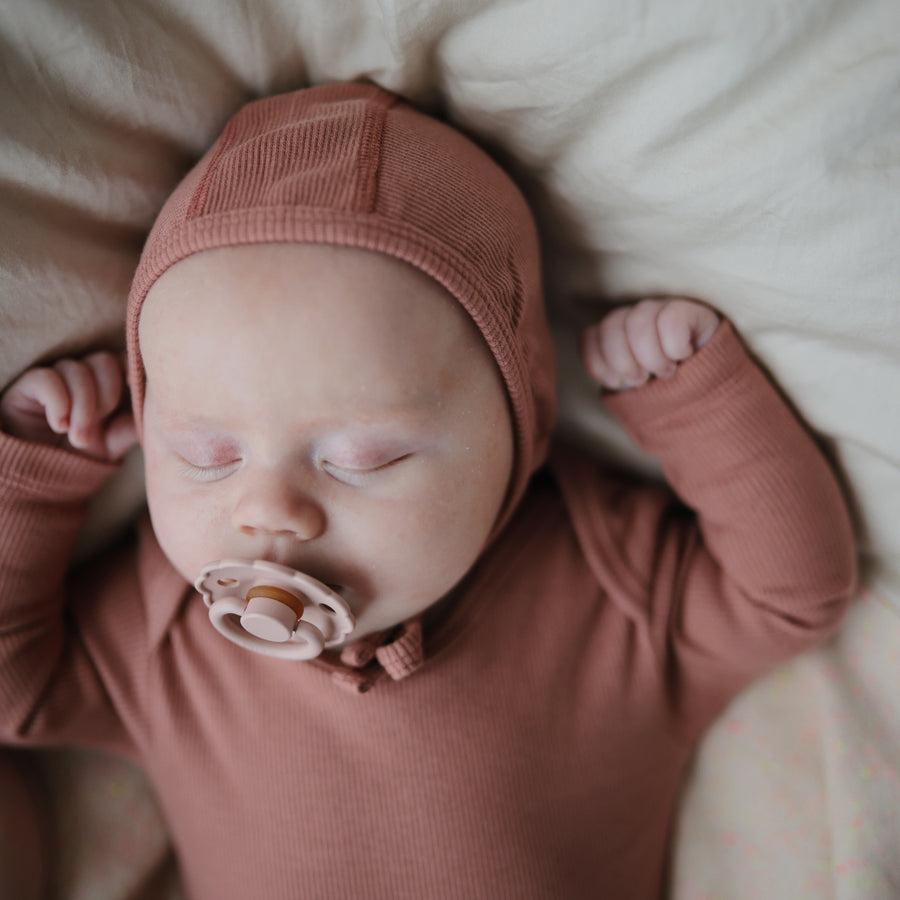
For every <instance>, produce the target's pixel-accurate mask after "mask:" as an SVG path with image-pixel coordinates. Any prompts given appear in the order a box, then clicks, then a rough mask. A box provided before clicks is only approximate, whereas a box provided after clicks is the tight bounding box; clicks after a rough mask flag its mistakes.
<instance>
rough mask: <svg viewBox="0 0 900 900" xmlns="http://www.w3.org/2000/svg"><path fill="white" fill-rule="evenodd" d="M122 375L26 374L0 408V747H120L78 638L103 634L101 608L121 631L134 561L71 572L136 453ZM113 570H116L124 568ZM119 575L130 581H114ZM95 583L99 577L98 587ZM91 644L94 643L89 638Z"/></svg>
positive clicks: (90, 361) (63, 369) (109, 371)
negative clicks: (87, 521)
mask: <svg viewBox="0 0 900 900" xmlns="http://www.w3.org/2000/svg"><path fill="white" fill-rule="evenodd" d="M124 384H125V381H124V375H123V367H122V364H121V362H120V360H119V359H118V357H116V356H113V355H112V354H95V355H93V356H89V357H87V358H86V359H84V360H81V361H74V360H70V361H64V362H61V363H58V364H57V365H55V366H53V367H52V368H38V369H32V370H30V371H29V372H26V373H25V374H24V375H23V376H22V377H21V378H20V379H19V380H18V381H16V382H15V383H14V384H13V385H12V386H10V388H9V389H8V390H7V391H6V392H5V393H4V394H3V395H2V396H0V737H2V739H4V740H7V741H10V740H12V741H18V740H26V741H27V740H41V741H44V740H56V739H64V738H65V739H68V738H70V737H74V736H75V735H76V732H77V736H78V738H79V739H82V738H86V739H89V740H91V741H92V742H97V743H103V744H104V745H106V746H116V747H121V742H122V739H123V736H122V732H121V723H120V721H119V718H118V715H117V713H116V712H115V710H114V709H113V707H112V705H111V703H110V698H109V696H108V694H107V691H106V686H105V684H104V681H103V679H102V677H101V675H100V666H99V664H98V659H97V658H95V656H94V654H93V651H92V650H91V649H89V647H88V644H87V638H88V635H87V633H86V631H85V630H82V626H83V625H84V626H85V628H86V629H90V630H91V631H92V633H93V632H100V638H101V639H102V640H105V641H106V642H107V645H108V646H109V647H110V648H112V650H113V651H114V652H115V653H119V652H120V649H119V648H120V647H122V648H123V649H122V650H121V652H123V653H124V652H127V651H128V650H130V649H131V648H130V647H129V646H128V645H127V641H126V640H125V639H124V632H123V635H122V636H121V637H119V638H117V640H116V641H113V642H110V641H109V640H108V635H106V634H105V633H104V629H105V624H104V622H103V621H102V620H101V617H100V616H99V614H98V610H99V609H100V608H101V605H102V604H103V603H104V602H105V598H107V597H109V596H112V597H114V604H109V603H107V604H106V605H107V606H112V605H115V607H116V609H117V610H119V611H121V615H122V616H124V617H125V618H126V621H127V620H128V617H129V616H132V617H133V621H134V622H135V623H136V625H137V623H139V622H140V615H139V610H135V609H133V607H134V605H135V603H136V599H133V598H138V597H139V591H138V589H137V585H136V570H135V575H134V576H133V577H132V576H131V574H130V573H131V570H132V569H134V565H133V559H132V557H133V553H132V552H131V551H130V550H129V551H127V552H128V553H129V554H130V555H129V556H128V558H127V559H126V555H125V554H126V552H125V551H123V550H121V549H119V550H117V552H116V555H115V557H114V560H113V557H112V556H111V557H110V560H106V559H104V561H103V566H104V569H103V572H102V573H101V572H100V571H99V567H100V563H99V562H98V564H97V570H96V571H95V572H90V570H89V572H90V577H88V575H87V574H85V572H78V573H73V572H72V571H70V561H71V552H72V547H73V544H74V541H75V537H76V535H77V533H78V529H79V528H80V526H81V524H82V522H83V521H84V517H85V513H86V510H87V504H88V500H89V499H90V497H91V495H92V494H93V492H94V491H96V490H97V489H98V488H99V487H100V485H101V484H102V483H103V482H104V481H105V480H106V479H107V478H108V477H109V476H110V475H111V474H112V473H113V472H114V471H115V467H114V466H113V465H112V464H111V463H112V462H113V461H114V460H116V459H118V458H119V457H120V456H122V455H123V454H124V453H125V451H126V450H127V449H128V448H129V447H130V446H132V444H133V443H134V439H135V429H134V423H133V419H132V416H131V414H130V412H129V411H128V410H127V409H125V406H124V404H125V401H126V398H125V389H124ZM119 560H122V563H121V565H120V564H119V562H118V561H119ZM113 561H114V562H115V565H116V566H117V567H118V568H117V569H116V571H119V570H120V569H122V570H123V571H125V569H124V567H126V566H130V568H128V569H127V575H128V577H122V576H119V577H118V578H115V577H112V576H111V575H110V572H111V568H110V566H111V565H112V564H113ZM95 576H96V577H95ZM94 637H96V635H94Z"/></svg>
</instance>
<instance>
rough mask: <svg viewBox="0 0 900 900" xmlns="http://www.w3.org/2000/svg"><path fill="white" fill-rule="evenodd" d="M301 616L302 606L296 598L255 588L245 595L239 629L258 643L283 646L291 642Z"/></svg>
mask: <svg viewBox="0 0 900 900" xmlns="http://www.w3.org/2000/svg"><path fill="white" fill-rule="evenodd" d="M302 616H303V603H302V602H301V601H300V599H299V598H298V597H295V596H294V595H293V594H291V593H290V592H289V591H286V590H284V588H279V587H275V586H274V585H268V584H258V585H256V586H255V587H252V588H250V590H249V591H247V607H246V609H245V610H244V613H243V615H242V616H241V627H242V628H243V629H244V631H246V632H248V633H249V634H252V635H253V636H254V637H258V638H260V639H261V640H264V641H273V642H275V643H282V642H284V641H287V640H290V637H291V635H292V634H293V633H294V629H295V628H296V627H297V622H298V620H299V619H300V618H301V617H302Z"/></svg>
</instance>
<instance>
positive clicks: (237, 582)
mask: <svg viewBox="0 0 900 900" xmlns="http://www.w3.org/2000/svg"><path fill="white" fill-rule="evenodd" d="M195 586H196V588H197V590H198V591H199V592H200V594H201V595H202V597H203V601H204V603H206V605H207V607H208V608H209V618H210V621H211V622H212V624H213V626H214V627H215V628H216V630H217V631H219V632H220V633H221V634H222V635H224V636H225V637H226V638H228V639H229V640H230V641H232V642H233V643H235V644H238V645H239V646H241V647H245V648H246V649H248V650H252V651H254V652H255V653H261V654H263V655H265V656H275V657H280V658H283V659H313V658H314V657H316V656H318V655H319V654H320V653H321V652H322V650H323V649H324V648H325V647H331V646H337V645H339V644H340V643H342V642H343V641H344V640H345V639H346V638H347V637H348V636H349V635H350V633H351V632H352V631H353V626H354V625H355V619H354V617H353V614H352V613H351V612H350V608H349V607H348V606H347V604H346V602H345V601H344V599H343V597H341V595H340V594H338V593H337V592H335V591H333V590H332V589H331V588H329V587H328V586H327V585H325V584H323V583H322V582H321V581H318V580H316V579H315V578H312V577H311V576H310V575H306V574H305V573H303V572H298V571H297V570H296V569H292V568H290V567H289V566H281V565H278V564H277V563H272V562H268V561H266V560H244V559H224V560H219V561H217V562H214V563H210V564H209V565H208V566H205V567H204V569H203V571H202V572H201V573H200V577H199V578H197V580H196V582H195Z"/></svg>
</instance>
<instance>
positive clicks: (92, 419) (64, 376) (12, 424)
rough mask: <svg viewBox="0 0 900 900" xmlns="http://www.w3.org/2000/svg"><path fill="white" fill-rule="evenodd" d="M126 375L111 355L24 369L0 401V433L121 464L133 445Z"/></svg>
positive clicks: (121, 365) (94, 355)
mask: <svg viewBox="0 0 900 900" xmlns="http://www.w3.org/2000/svg"><path fill="white" fill-rule="evenodd" d="M124 398H125V373H124V367H123V364H122V360H121V359H120V358H119V357H118V356H115V355H114V354H112V353H103V352H101V353H93V354H91V355H90V356H86V357H85V358H84V359H81V360H77V359H63V360H60V361H59V362H58V363H56V364H55V365H54V366H52V367H46V368H35V369H29V370H28V371H27V372H26V373H25V374H24V375H22V377H21V378H19V379H18V381H15V382H14V383H13V384H12V385H11V386H10V387H9V388H8V389H7V390H6V391H5V392H4V394H3V395H2V397H0V429H2V430H3V431H4V432H5V433H6V434H8V435H11V436H12V437H16V438H20V439H21V440H25V441H31V442H33V443H37V444H48V445H50V446H55V447H65V448H66V449H69V450H73V451H75V452H77V453H82V454H84V455H85V456H88V457H90V458H91V459H97V460H101V461H104V462H113V461H115V460H118V459H121V458H122V457H123V456H124V455H125V453H127V452H128V450H130V449H131V447H133V446H134V444H135V443H136V441H137V434H136V431H135V427H134V417H133V416H132V414H131V411H130V409H128V408H127V406H126V407H125V408H123V400H124Z"/></svg>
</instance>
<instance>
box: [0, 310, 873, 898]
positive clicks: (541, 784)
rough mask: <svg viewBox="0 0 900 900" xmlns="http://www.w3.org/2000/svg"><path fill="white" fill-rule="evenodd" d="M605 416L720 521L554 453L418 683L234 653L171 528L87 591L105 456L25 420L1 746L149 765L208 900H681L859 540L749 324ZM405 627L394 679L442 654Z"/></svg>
mask: <svg viewBox="0 0 900 900" xmlns="http://www.w3.org/2000/svg"><path fill="white" fill-rule="evenodd" d="M609 402H610V406H611V407H612V408H613V409H614V410H615V412H616V414H617V415H618V416H619V417H620V419H621V420H622V421H623V423H624V424H625V425H626V427H628V428H629V429H630V431H631V432H632V433H633V434H634V435H635V436H636V437H638V438H639V439H641V440H642V442H644V443H645V444H646V445H650V446H652V447H653V448H654V449H656V450H657V451H658V452H659V453H660V456H661V459H662V462H663V464H664V465H665V466H666V467H667V469H668V470H669V471H670V473H671V477H672V479H673V484H674V486H675V487H676V489H677V490H678V491H679V492H680V493H681V494H682V495H683V496H684V497H685V498H686V499H687V501H688V502H689V503H690V504H691V505H693V506H695V507H696V509H697V514H698V518H697V519H696V520H694V519H693V517H691V516H689V515H688V514H687V513H686V512H685V511H684V510H683V508H681V507H680V506H679V505H677V504H675V503H673V502H672V498H671V496H670V495H669V494H668V493H667V492H665V491H663V490H662V489H655V488H635V487H634V486H629V485H626V484H623V483H621V482H619V481H614V480H610V479H609V478H608V477H606V476H604V474H603V473H602V472H601V471H600V470H599V469H598V467H597V466H596V464H595V463H593V462H592V461H591V460H588V459H587V458H585V457H583V456H581V455H579V454H577V453H574V452H572V451H570V450H566V449H564V448H555V449H554V451H553V453H552V454H551V465H550V473H551V474H542V475H539V476H538V478H537V479H536V480H535V481H534V482H533V484H532V486H531V489H530V490H529V491H528V492H527V493H526V495H525V496H524V498H523V500H522V502H521V503H520V504H519V507H518V508H517V510H516V513H515V515H514V516H513V518H512V519H511V520H510V522H509V524H508V526H507V528H506V529H505V530H504V531H503V533H502V534H500V535H499V536H498V538H497V540H496V541H495V542H494V543H493V544H492V546H491V547H490V549H489V550H488V551H487V553H486V554H485V555H484V556H483V558H482V559H481V560H480V561H479V563H478V564H477V565H476V567H475V568H474V569H473V570H472V572H471V573H470V574H469V576H468V577H467V578H466V580H465V581H464V583H463V584H462V585H461V587H460V590H459V591H458V592H457V594H456V596H455V597H454V599H453V602H452V604H450V605H449V606H447V607H445V608H444V609H443V610H442V613H441V619H440V620H438V621H433V622H431V623H430V625H429V627H427V628H426V631H425V639H424V652H425V656H426V659H425V664H424V666H422V667H421V668H418V670H417V671H416V672H415V674H413V675H411V676H409V677H400V678H399V679H396V680H395V678H393V677H388V676H389V674H390V672H388V674H385V670H384V668H382V667H381V663H380V661H379V660H378V659H377V656H378V652H379V649H380V648H379V647H378V646H376V644H375V643H366V642H360V643H359V644H358V645H354V647H353V648H348V649H347V650H345V651H344V653H343V654H342V658H341V659H330V660H323V659H321V658H320V659H319V660H315V661H313V662H310V663H289V662H285V661H283V660H272V659H267V658H265V657H261V656H258V655H256V654H252V653H247V652H246V651H244V650H242V649H241V648H239V647H235V646H233V645H232V644H230V643H229V642H227V641H225V640H224V639H222V637H221V636H220V635H219V634H218V633H217V632H216V631H215V630H214V629H213V628H212V627H211V626H210V624H209V621H208V618H207V614H206V609H205V607H204V605H203V603H202V600H201V599H200V598H199V597H198V596H197V595H196V594H195V593H194V592H193V591H191V590H189V589H188V586H187V585H185V584H184V582H183V581H182V579H181V578H180V577H179V576H178V574H177V573H176V572H175V570H174V569H172V567H171V566H170V565H169V563H168V562H167V561H166V559H165V557H164V556H163V554H162V551H161V550H160V548H159V546H158V544H157V543H156V542H155V540H154V539H153V535H152V532H151V530H150V528H149V524H148V523H147V522H146V521H145V522H144V523H142V526H141V529H140V543H139V544H138V545H137V547H132V548H130V549H128V548H126V549H120V550H119V551H117V552H116V553H115V554H114V555H113V556H112V557H111V558H110V559H105V560H101V561H98V563H97V564H96V565H95V566H93V567H92V568H91V569H89V570H87V571H85V572H83V573H81V574H80V576H79V577H78V578H74V579H72V580H70V581H66V580H65V575H64V570H65V565H66V562H67V554H68V550H69V547H70V545H71V540H72V536H73V535H74V534H75V531H76V529H77V527H78V524H79V522H80V520H81V516H82V514H83V505H84V498H85V497H87V496H88V494H89V493H90V492H91V490H92V489H93V488H94V487H95V486H96V484H97V482H98V481H99V480H100V479H101V478H102V477H104V475H105V474H106V473H107V472H108V468H107V467H103V466H99V465H97V464H91V463H86V462H85V461H84V460H80V459H78V458H76V457H75V456H73V455H70V454H67V453H65V452H63V451H61V450H54V449H50V448H42V449H36V448H33V447H28V446H27V445H23V444H22V443H21V442H18V441H16V440H15V439H13V438H8V437H6V436H4V435H0V527H2V529H3V535H4V537H3V542H2V543H0V737H3V738H5V739H7V740H15V741H20V742H31V743H33V742H47V743H58V742H63V741H76V742H83V743H88V744H94V745H100V746H105V747H111V748H114V749H119V750H123V751H126V752H129V753H130V754H132V755H133V756H135V757H136V758H137V759H138V760H140V762H141V763H142V764H143V765H144V766H145V767H146V768H147V771H148V772H149V774H150V777H151V778H152V780H153V783H154V785H155V787H156V790H157V791H158V795H159V798H160V802H161V803H162V806H163V809H164V812H165V815H166V819H167V821H168V823H169V825H170V827H171V829H172V834H173V839H174V841H175V845H176V847H177V849H178V852H179V855H180V858H181V863H182V868H183V872H184V876H185V882H186V885H187V887H188V889H189V892H190V896H191V897H192V898H193V900H247V898H257V897H259V898H265V900H296V898H298V897H301V898H302V897H315V898H318V897H324V898H331V897H337V898H344V897H347V898H356V897H365V898H367V900H407V898H408V900H422V898H428V900H450V898H461V897H464V898H470V897H475V898H482V897H485V898H487V897H489V898H510V900H521V898H529V900H544V898H546V900H551V898H552V900H559V898H565V900H595V898H597V897H609V898H615V900H632V898H634V900H651V898H659V897H660V896H661V885H662V884H663V875H664V863H665V858H666V843H667V839H668V836H669V828H670V821H671V813H672V810H673V808H674V804H675V798H676V795H677V791H678V785H679V782H680V779H681V776H682V773H683V770H684V766H685V765H686V764H687V762H688V760H689V759H690V755H691V749H692V746H693V742H694V740H695V739H696V737H697V736H698V735H699V734H700V733H701V731H702V729H703V728H704V727H705V726H706V725H707V724H708V723H709V721H710V720H711V718H712V717H713V716H714V715H715V714H716V713H717V712H718V711H719V710H720V709H721V708H722V706H723V704H724V703H725V702H727V700H728V699H729V698H730V697H731V696H733V694H734V693H735V692H736V691H737V690H739V689H740V688H741V687H742V686H743V685H745V684H746V683H747V681H748V680H749V679H751V678H753V677H755V676H756V675H758V674H760V673H761V672H763V671H765V670H766V669H767V668H769V667H770V666H771V665H773V664H775V663H776V662H778V661H779V660H782V659H784V658H785V657H786V656H788V655H790V654H792V653H796V652H799V651H800V650H801V649H803V648H805V647H808V646H810V645H812V644H814V643H816V642H818V641H821V640H822V639H823V638H824V637H825V636H827V635H828V634H829V633H831V632H832V631H833V629H834V628H835V627H836V625H837V623H838V621H839V620H840V616H841V613H842V612H843V610H844V608H845V606H846V604H847V602H848V598H849V597H850V596H851V594H852V591H853V587H854V578H855V557H854V546H853V539H852V533H851V530H850V524H849V518H848V515H847V511H846V507H845V505H844V503H843V500H842V498H841V493H840V490H839V488H838V485H837V483H836V481H835V479H834V477H833V476H832V474H831V472H830V470H829V468H828V466H827V465H826V463H825V461H824V459H823V458H822V456H821V455H820V454H819V453H818V451H817V450H816V448H815V445H814V443H813V442H812V441H811V440H810V438H809V437H808V436H807V434H806V433H805V432H804V430H803V429H802V428H801V427H800V426H799V425H798V424H797V422H796V421H795V420H794V419H793V417H792V416H791V415H790V414H789V413H788V411H787V409H786V408H785V406H784V404H783V403H782V402H781V400H780V399H779V397H778V396H777V394H776V392H775V391H774V390H773V389H772V387H771V386H770V385H769V384H768V383H767V382H766V380H765V378H764V377H763V376H762V374H761V373H760V372H759V371H758V370H757V369H756V368H755V367H754V366H753V364H752V363H751V362H750V360H749V359H748V358H747V357H746V355H745V354H744V353H743V352H742V350H741V348H740V345H739V343H738V341H737V340H736V338H735V336H734V334H733V332H732V331H731V329H730V328H729V327H728V326H727V325H723V326H722V327H721V328H720V329H719V331H718V332H717V334H716V336H715V337H714V338H713V340H712V341H711V342H710V344H708V345H707V347H705V348H704V349H703V350H702V351H701V352H700V353H699V354H697V355H696V356H695V357H693V358H692V359H691V360H690V361H689V362H688V363H686V364H685V365H683V366H682V367H680V370H679V372H678V373H677V374H676V375H675V377H674V378H673V379H672V380H671V381H668V382H656V383H654V384H651V385H648V386H646V387H645V388H641V389H638V390H635V391H630V392H627V393H625V394H622V395H619V396H617V397H614V398H610V401H609ZM64 603H66V604H67V612H66V613H65V614H64V613H63V608H64V606H63V605H64ZM401 632H402V633H401V634H400V635H399V636H397V642H398V645H397V647H396V651H395V652H393V654H392V655H393V656H394V658H393V659H390V660H385V663H386V666H387V668H388V669H390V667H391V666H394V665H397V666H398V668H397V669H396V670H395V671H396V674H398V675H402V672H403V670H404V667H405V666H406V665H417V660H416V658H415V654H416V653H418V652H419V650H421V649H422V647H423V645H422V642H421V641H420V640H419V635H420V632H419V629H418V623H407V626H406V627H405V628H404V629H401ZM378 672H381V673H382V674H381V677H378ZM340 679H344V680H346V682H347V684H348V685H349V686H350V687H351V688H352V690H350V691H347V690H343V689H341V688H340V687H339V686H338V685H337V684H336V683H335V682H336V680H340ZM360 679H363V680H365V681H366V683H367V686H368V689H367V690H364V691H362V690H359V689H358V687H359V685H360V684H361V683H362V682H361V681H360Z"/></svg>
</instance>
